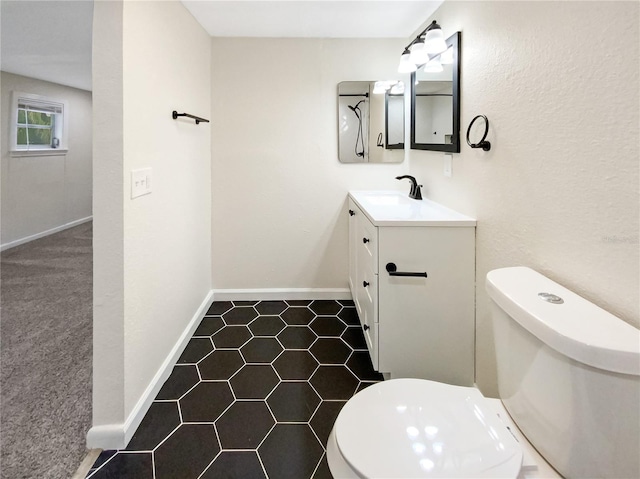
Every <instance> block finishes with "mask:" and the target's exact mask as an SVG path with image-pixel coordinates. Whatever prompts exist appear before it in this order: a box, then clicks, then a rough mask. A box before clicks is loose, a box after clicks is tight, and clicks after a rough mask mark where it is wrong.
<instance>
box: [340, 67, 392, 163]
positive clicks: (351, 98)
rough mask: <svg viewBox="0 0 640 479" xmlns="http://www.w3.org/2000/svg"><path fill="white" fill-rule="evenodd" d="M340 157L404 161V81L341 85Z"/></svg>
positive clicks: (359, 160)
mask: <svg viewBox="0 0 640 479" xmlns="http://www.w3.org/2000/svg"><path fill="white" fill-rule="evenodd" d="M338 158H339V160H340V161H341V162H342V163H400V162H402V160H404V83H403V82H400V81H397V80H393V81H344V82H341V83H339V84H338Z"/></svg>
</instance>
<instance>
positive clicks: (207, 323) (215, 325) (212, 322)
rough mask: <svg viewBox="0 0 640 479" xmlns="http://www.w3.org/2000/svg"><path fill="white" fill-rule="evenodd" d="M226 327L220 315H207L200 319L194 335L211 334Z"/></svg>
mask: <svg viewBox="0 0 640 479" xmlns="http://www.w3.org/2000/svg"><path fill="white" fill-rule="evenodd" d="M222 328H224V321H223V320H222V318H221V317H220V316H205V317H204V318H202V321H200V324H199V325H198V329H196V332H195V333H194V334H193V335H194V336H211V335H212V334H214V333H217V332H218V331H220V330H221V329H222Z"/></svg>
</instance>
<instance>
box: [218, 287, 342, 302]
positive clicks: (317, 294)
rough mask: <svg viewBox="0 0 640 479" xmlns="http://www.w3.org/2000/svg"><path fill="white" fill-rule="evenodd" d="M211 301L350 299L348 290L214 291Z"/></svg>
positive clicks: (270, 289)
mask: <svg viewBox="0 0 640 479" xmlns="http://www.w3.org/2000/svg"><path fill="white" fill-rule="evenodd" d="M213 299H214V300H215V301H258V300H272V299H291V300H295V299H351V292H350V291H349V288H264V289H214V290H213Z"/></svg>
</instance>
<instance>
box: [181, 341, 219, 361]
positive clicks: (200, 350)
mask: <svg viewBox="0 0 640 479" xmlns="http://www.w3.org/2000/svg"><path fill="white" fill-rule="evenodd" d="M211 351H213V345H212V344H211V340H210V339H208V338H193V339H191V340H190V341H189V342H188V343H187V347H186V348H184V351H183V352H182V355H181V356H180V359H178V363H179V364H193V363H197V362H198V361H200V360H201V359H202V358H204V357H205V356H206V355H207V354H209V353H210V352H211Z"/></svg>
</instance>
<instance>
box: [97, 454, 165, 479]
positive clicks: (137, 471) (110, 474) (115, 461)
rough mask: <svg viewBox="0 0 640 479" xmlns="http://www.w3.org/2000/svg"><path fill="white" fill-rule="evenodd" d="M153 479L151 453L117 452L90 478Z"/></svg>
mask: <svg viewBox="0 0 640 479" xmlns="http://www.w3.org/2000/svg"><path fill="white" fill-rule="evenodd" d="M128 477H131V478H134V477H135V478H136V479H153V462H152V459H151V453H150V452H149V453H135V454H130V453H118V454H116V455H115V456H114V457H113V458H112V459H111V460H110V461H109V462H107V463H106V464H104V465H103V466H102V467H101V468H100V469H98V470H97V472H96V473H95V474H93V475H92V476H91V479H122V478H128Z"/></svg>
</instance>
